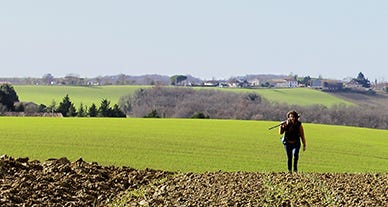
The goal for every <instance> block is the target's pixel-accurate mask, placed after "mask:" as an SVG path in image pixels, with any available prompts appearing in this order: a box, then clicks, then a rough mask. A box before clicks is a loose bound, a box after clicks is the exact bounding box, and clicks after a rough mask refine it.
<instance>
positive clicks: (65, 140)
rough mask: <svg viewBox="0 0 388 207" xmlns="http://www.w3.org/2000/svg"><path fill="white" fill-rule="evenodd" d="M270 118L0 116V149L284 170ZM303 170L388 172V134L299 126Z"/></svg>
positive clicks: (168, 166)
mask: <svg viewBox="0 0 388 207" xmlns="http://www.w3.org/2000/svg"><path fill="white" fill-rule="evenodd" d="M275 124H277V123H276V122H267V121H239V120H200V119H143V118H125V119H114V118H110V119H109V118H37V117H23V118H22V117H0V143H1V144H0V153H1V154H7V155H9V156H13V157H29V158H30V159H38V160H41V161H44V160H46V159H48V158H60V157H67V158H69V159H70V160H71V161H75V160H76V159H78V158H80V157H82V158H83V159H84V160H86V161H89V162H91V161H96V162H98V163H99V164H103V165H115V166H129V167H134V168H138V169H143V168H146V167H148V168H153V169H163V170H169V171H182V172H187V171H192V172H204V171H218V170H221V171H259V172H278V171H286V164H285V159H286V156H285V152H284V149H283V146H282V144H281V143H280V140H279V135H278V132H277V130H276V129H275V130H268V127H270V126H272V125H275ZM304 128H305V133H306V139H307V143H308V146H307V151H305V152H301V153H300V167H299V168H300V171H303V172H387V170H388V169H387V166H388V154H387V152H388V140H387V139H388V131H387V130H375V129H367V128H355V127H344V126H328V125H318V124H308V123H305V124H304Z"/></svg>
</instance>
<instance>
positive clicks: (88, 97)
mask: <svg viewBox="0 0 388 207" xmlns="http://www.w3.org/2000/svg"><path fill="white" fill-rule="evenodd" d="M150 87H152V86H117V85H116V86H91V87H88V86H31V85H26V86H21V85H15V86H14V88H15V90H16V92H17V94H18V96H19V99H20V100H21V101H32V102H35V103H38V104H44V105H46V106H49V105H51V104H52V102H53V101H55V102H56V104H58V103H60V102H61V101H62V99H63V97H65V96H66V94H68V95H69V97H70V99H71V101H72V102H73V103H74V104H75V106H76V108H78V106H79V105H80V104H81V103H83V104H84V105H86V106H90V105H91V104H92V103H95V104H96V105H97V106H98V105H99V104H100V103H101V101H102V99H105V98H106V99H108V100H109V101H111V104H112V105H113V104H115V103H118V100H119V98H120V97H121V96H125V95H128V94H133V93H134V92H135V91H136V90H137V89H139V88H150ZM195 89H197V90H208V89H216V90H222V91H229V92H255V93H257V94H259V95H261V96H263V97H264V98H266V99H268V100H270V101H272V102H278V103H288V104H296V105H313V104H321V105H325V106H328V107H330V106H333V105H335V104H345V105H351V104H352V103H351V102H348V101H345V100H343V99H340V98H337V97H335V96H332V95H330V94H328V93H324V92H321V91H318V90H313V89H308V88H290V89H287V88H283V89H235V88H200V87H197V88H195Z"/></svg>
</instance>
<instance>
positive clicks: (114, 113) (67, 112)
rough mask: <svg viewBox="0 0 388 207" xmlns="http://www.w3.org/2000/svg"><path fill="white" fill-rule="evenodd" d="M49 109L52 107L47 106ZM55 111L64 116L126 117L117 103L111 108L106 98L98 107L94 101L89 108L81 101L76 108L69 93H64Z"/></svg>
mask: <svg viewBox="0 0 388 207" xmlns="http://www.w3.org/2000/svg"><path fill="white" fill-rule="evenodd" d="M54 108H55V107H54ZM50 109H51V110H52V109H53V107H51V108H49V110H50ZM55 112H59V113H61V114H62V115H63V116H65V117H74V116H78V117H126V115H125V114H124V113H123V112H122V111H121V110H120V108H119V106H118V105H117V104H114V105H113V108H112V107H111V106H110V101H108V100H107V99H103V100H102V101H101V104H100V107H99V108H97V106H96V105H95V104H94V103H92V105H91V106H90V107H89V108H88V107H87V106H84V105H83V104H82V103H81V104H80V106H79V108H78V110H77V109H76V108H75V106H74V104H73V103H72V102H71V100H70V97H69V95H66V96H65V97H64V98H63V100H62V102H60V103H59V105H58V107H57V108H56V110H55Z"/></svg>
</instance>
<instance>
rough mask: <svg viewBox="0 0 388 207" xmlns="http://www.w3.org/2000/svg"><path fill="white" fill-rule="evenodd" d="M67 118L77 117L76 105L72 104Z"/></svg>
mask: <svg viewBox="0 0 388 207" xmlns="http://www.w3.org/2000/svg"><path fill="white" fill-rule="evenodd" d="M67 116H70V117H72V116H77V109H75V107H74V104H73V103H72V104H70V107H69V112H67Z"/></svg>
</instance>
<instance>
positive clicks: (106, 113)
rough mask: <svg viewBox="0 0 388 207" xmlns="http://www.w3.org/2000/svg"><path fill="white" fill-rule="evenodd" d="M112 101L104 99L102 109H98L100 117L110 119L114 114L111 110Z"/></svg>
mask: <svg viewBox="0 0 388 207" xmlns="http://www.w3.org/2000/svg"><path fill="white" fill-rule="evenodd" d="M109 105H110V101H108V100H107V99H103V100H102V101H101V105H100V108H99V109H98V116H99V117H110V116H111V114H112V109H111V108H110V106H109Z"/></svg>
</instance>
